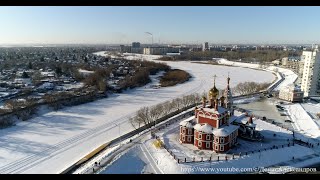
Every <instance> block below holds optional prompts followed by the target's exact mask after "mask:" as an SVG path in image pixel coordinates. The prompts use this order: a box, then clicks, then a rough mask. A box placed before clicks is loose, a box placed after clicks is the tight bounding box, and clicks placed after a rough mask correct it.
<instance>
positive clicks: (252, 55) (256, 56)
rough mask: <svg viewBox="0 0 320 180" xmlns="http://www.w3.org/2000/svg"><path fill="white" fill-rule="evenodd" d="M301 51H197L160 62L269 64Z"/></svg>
mask: <svg viewBox="0 0 320 180" xmlns="http://www.w3.org/2000/svg"><path fill="white" fill-rule="evenodd" d="M301 53H302V52H301V51H296V52H289V51H281V50H247V51H227V52H224V51H198V52H187V53H185V54H181V55H179V56H172V57H169V56H165V57H162V58H160V60H167V61H172V60H177V61H178V60H179V61H180V60H190V61H196V60H211V59H212V58H225V59H228V60H239V59H242V60H243V61H245V62H246V61H248V62H252V61H253V60H256V61H257V62H271V61H273V60H275V59H281V58H283V57H288V56H300V55H301Z"/></svg>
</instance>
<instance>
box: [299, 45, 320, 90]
mask: <svg viewBox="0 0 320 180" xmlns="http://www.w3.org/2000/svg"><path fill="white" fill-rule="evenodd" d="M301 59H302V60H303V61H304V66H303V74H302V79H301V90H302V91H304V96H312V95H319V94H320V54H319V49H318V45H313V46H312V49H311V50H305V51H303V52H302V57H301Z"/></svg>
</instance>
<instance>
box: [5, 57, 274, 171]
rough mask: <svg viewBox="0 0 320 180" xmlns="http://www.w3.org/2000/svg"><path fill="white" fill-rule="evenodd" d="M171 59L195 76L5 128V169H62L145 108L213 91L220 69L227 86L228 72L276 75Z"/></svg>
mask: <svg viewBox="0 0 320 180" xmlns="http://www.w3.org/2000/svg"><path fill="white" fill-rule="evenodd" d="M149 57H150V56H148V57H146V58H149ZM167 64H168V65H170V66H172V67H173V68H178V69H183V70H186V71H188V72H189V73H190V74H191V75H192V76H193V78H191V79H190V81H188V82H186V83H183V84H180V85H177V86H174V87H166V88H160V89H153V88H150V84H149V85H146V86H144V87H141V88H136V89H134V90H130V91H126V92H124V93H122V94H114V95H111V96H110V97H108V98H106V99H101V100H98V101H95V102H91V103H87V104H83V105H79V106H74V107H68V108H65V109H62V110H59V111H57V112H48V113H45V114H43V115H40V116H38V117H36V118H33V119H31V120H29V121H26V122H20V123H18V124H17V125H16V126H13V127H10V128H6V129H1V130H0V173H60V172H62V171H63V170H64V169H66V168H67V167H69V166H70V165H72V164H73V163H75V162H76V161H78V160H79V159H80V158H82V157H84V156H85V155H86V154H87V153H89V152H90V151H92V150H94V149H95V148H97V147H99V146H100V145H101V144H103V143H105V142H108V141H110V140H112V139H114V138H116V137H118V136H119V134H124V133H126V132H129V131H131V130H133V128H132V127H131V125H130V123H129V122H128V118H129V117H130V116H132V115H133V114H134V113H135V112H136V111H137V110H138V109H139V108H140V107H142V106H151V105H155V104H158V103H160V102H164V101H166V100H169V99H172V98H175V97H177V96H181V95H186V94H190V93H193V92H200V93H201V92H203V91H207V90H208V89H209V88H211V87H212V83H213V75H215V74H216V75H217V76H218V77H217V79H216V86H217V87H218V88H219V89H224V88H225V87H226V78H227V74H228V72H230V77H231V86H232V87H233V86H235V85H236V84H238V83H239V82H243V81H255V82H271V81H273V80H274V76H273V74H271V73H269V72H264V71H257V70H253V69H245V68H237V67H227V66H211V65H210V66H209V65H205V64H195V63H190V62H167ZM119 124H121V125H120V128H119ZM119 129H120V130H119ZM119 132H120V133H119Z"/></svg>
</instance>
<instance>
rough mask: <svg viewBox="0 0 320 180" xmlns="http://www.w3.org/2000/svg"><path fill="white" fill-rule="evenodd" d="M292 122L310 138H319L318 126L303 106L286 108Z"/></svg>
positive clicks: (296, 105) (297, 105)
mask: <svg viewBox="0 0 320 180" xmlns="http://www.w3.org/2000/svg"><path fill="white" fill-rule="evenodd" d="M285 107H286V109H287V111H288V113H289V114H290V117H291V119H292V121H293V122H294V127H295V128H296V129H297V130H298V131H300V132H301V133H302V134H305V135H307V136H309V137H313V138H319V137H320V130H319V126H318V124H317V123H316V122H315V121H314V120H313V119H312V118H311V117H310V116H309V115H308V113H307V112H306V111H305V109H304V108H303V107H302V106H301V104H291V105H286V106H285Z"/></svg>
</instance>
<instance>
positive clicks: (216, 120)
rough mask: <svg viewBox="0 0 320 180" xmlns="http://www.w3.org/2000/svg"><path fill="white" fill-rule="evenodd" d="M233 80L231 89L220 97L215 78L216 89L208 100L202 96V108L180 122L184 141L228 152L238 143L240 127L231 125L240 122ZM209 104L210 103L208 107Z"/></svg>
mask: <svg viewBox="0 0 320 180" xmlns="http://www.w3.org/2000/svg"><path fill="white" fill-rule="evenodd" d="M229 83H230V77H229V76H228V78H227V87H226V89H225V90H224V93H223V95H222V96H221V97H220V98H219V90H218V89H217V88H216V85H215V79H214V85H213V88H211V89H210V90H209V94H208V98H209V99H208V101H207V98H206V97H202V105H200V106H197V107H195V116H192V117H191V118H188V119H186V120H183V121H182V122H180V142H181V143H186V144H193V145H194V146H196V147H198V148H199V149H208V150H213V151H215V152H225V151H228V150H229V149H231V148H232V147H233V146H234V145H235V143H236V142H237V136H238V128H239V126H237V125H233V124H230V123H231V122H230V121H231V119H236V117H233V116H234V110H233V101H232V94H231V90H230V86H229ZM207 102H208V104H207Z"/></svg>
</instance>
